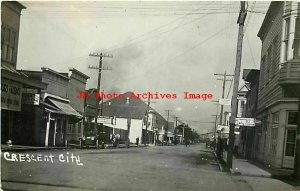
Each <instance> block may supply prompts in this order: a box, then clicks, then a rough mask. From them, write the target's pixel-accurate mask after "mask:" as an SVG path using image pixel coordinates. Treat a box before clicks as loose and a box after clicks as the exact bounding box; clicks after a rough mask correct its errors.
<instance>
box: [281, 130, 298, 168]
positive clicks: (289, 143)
mask: <svg viewBox="0 0 300 191" xmlns="http://www.w3.org/2000/svg"><path fill="white" fill-rule="evenodd" d="M296 135H297V131H296V129H286V130H285V147H284V156H283V167H284V168H294V161H295V150H296Z"/></svg>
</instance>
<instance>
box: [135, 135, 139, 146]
mask: <svg viewBox="0 0 300 191" xmlns="http://www.w3.org/2000/svg"><path fill="white" fill-rule="evenodd" d="M139 141H140V139H139V137H137V138H136V139H135V144H136V146H137V147H139Z"/></svg>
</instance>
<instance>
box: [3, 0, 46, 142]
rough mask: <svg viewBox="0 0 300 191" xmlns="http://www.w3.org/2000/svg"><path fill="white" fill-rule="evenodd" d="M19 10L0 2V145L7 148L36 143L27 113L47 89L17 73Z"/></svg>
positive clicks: (31, 118) (14, 4)
mask: <svg viewBox="0 0 300 191" xmlns="http://www.w3.org/2000/svg"><path fill="white" fill-rule="evenodd" d="M22 9H25V7H24V6H23V5H22V4H21V3H19V2H16V1H3V2H1V143H8V144H10V145H11V144H21V145H34V144H35V143H36V140H37V139H38V134H37V133H36V129H34V128H32V124H31V123H32V122H33V121H34V119H35V115H34V114H32V113H28V112H27V110H28V109H30V108H34V109H37V107H38V104H39V103H38V100H39V94H40V93H41V90H43V89H46V88H47V84H46V83H43V82H40V81H36V80H34V79H32V78H30V77H29V76H27V75H26V74H24V73H23V72H22V71H17V63H18V62H17V53H18V42H19V29H20V16H21V11H22ZM28 98H29V99H28ZM35 98H37V99H36V100H35ZM34 100H35V101H36V102H35V101H34ZM37 113H39V112H38V111H37Z"/></svg>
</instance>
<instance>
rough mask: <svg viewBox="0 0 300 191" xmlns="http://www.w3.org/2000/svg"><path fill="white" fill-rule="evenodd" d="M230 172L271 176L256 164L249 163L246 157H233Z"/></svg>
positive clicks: (243, 174)
mask: <svg viewBox="0 0 300 191" xmlns="http://www.w3.org/2000/svg"><path fill="white" fill-rule="evenodd" d="M230 171H231V173H232V174H240V175H242V176H259V177H268V178H269V177H271V176H272V174H271V173H269V172H268V171H265V170H263V169H261V168H259V167H257V166H256V165H254V164H252V163H250V162H249V161H248V160H247V159H239V158H235V157H233V161H232V169H230Z"/></svg>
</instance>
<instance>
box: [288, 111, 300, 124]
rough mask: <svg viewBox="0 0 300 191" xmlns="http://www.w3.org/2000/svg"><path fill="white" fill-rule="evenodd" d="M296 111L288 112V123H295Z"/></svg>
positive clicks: (296, 119)
mask: <svg viewBox="0 0 300 191" xmlns="http://www.w3.org/2000/svg"><path fill="white" fill-rule="evenodd" d="M297 123H298V112H288V125H297Z"/></svg>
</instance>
